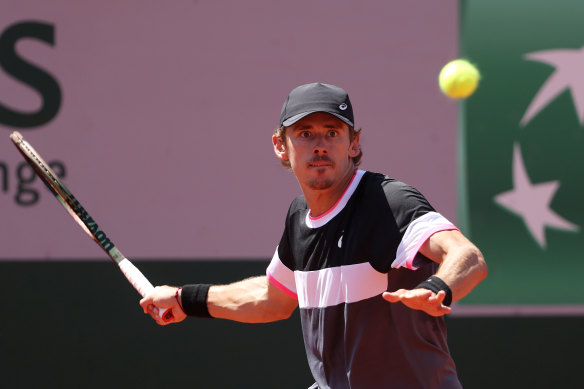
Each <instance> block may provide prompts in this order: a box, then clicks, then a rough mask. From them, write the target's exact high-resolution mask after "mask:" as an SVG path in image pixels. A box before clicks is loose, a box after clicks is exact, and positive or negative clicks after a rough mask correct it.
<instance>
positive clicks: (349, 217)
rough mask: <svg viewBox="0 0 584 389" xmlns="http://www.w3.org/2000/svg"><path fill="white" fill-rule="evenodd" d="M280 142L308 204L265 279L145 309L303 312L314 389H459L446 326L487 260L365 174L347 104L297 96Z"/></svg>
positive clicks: (439, 219)
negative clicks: (456, 303)
mask: <svg viewBox="0 0 584 389" xmlns="http://www.w3.org/2000/svg"><path fill="white" fill-rule="evenodd" d="M279 124H280V125H279V128H278V129H277V130H276V131H275V133H274V134H273V136H272V141H273V146H274V151H275V153H276V156H277V157H278V158H279V159H280V161H281V162H282V163H283V164H284V165H285V166H288V167H289V168H290V169H291V170H292V172H293V173H294V175H295V176H296V178H297V180H298V183H299V184H300V188H301V190H302V193H303V196H299V197H297V198H296V199H295V200H294V201H293V202H292V204H291V206H290V208H289V211H288V215H287V217H286V224H285V229H284V232H283V234H282V238H281V240H280V243H279V245H278V246H277V249H276V251H275V253H274V256H273V258H272V260H271V262H270V264H269V265H268V267H267V270H266V275H263V276H259V277H254V278H250V279H246V280H243V281H239V282H236V283H233V284H229V285H207V284H192V285H185V286H183V287H170V286H162V287H157V288H155V290H154V292H152V293H151V294H150V295H148V296H146V297H145V298H144V299H142V300H141V302H140V305H141V306H142V308H143V309H144V312H146V313H150V314H151V316H153V318H154V319H155V320H156V321H157V322H158V324H161V325H165V324H166V323H164V322H162V320H161V319H159V318H157V317H156V315H153V314H152V307H153V306H159V307H165V308H171V309H172V310H173V312H174V317H175V318H174V320H173V322H180V321H182V320H184V319H185V318H186V317H187V316H195V317H206V318H223V319H229V320H236V321H242V322H268V321H274V320H281V319H286V318H288V317H289V316H290V315H291V314H292V312H293V311H294V310H295V309H296V308H297V307H299V309H300V317H301V321H302V330H303V336H304V343H305V348H306V353H307V356H308V362H309V365H310V369H311V371H312V374H313V376H314V379H315V381H316V382H315V383H314V385H312V386H311V388H320V389H325V388H332V389H345V388H352V389H376V388H398V389H410V388H412V389H413V388H425V389H456V388H461V387H462V386H461V384H460V382H459V380H458V378H457V373H456V368H455V364H454V362H453V360H452V358H451V356H450V353H449V349H448V345H447V342H446V326H445V321H444V315H445V314H448V313H450V312H451V308H450V304H451V302H453V301H456V300H459V299H461V298H463V297H464V296H466V295H467V294H468V293H469V292H470V291H471V290H472V289H473V288H474V287H475V286H476V285H477V284H478V283H479V282H480V281H481V280H483V279H484V278H485V277H486V275H487V268H486V264H485V261H484V259H483V256H482V254H481V252H480V251H479V250H478V249H477V247H475V245H474V244H472V243H471V242H470V241H469V240H468V239H467V238H465V237H464V236H463V234H462V233H461V232H460V231H459V230H458V229H457V227H456V226H455V225H453V224H452V223H451V222H450V221H448V220H447V219H446V218H445V217H444V216H442V215H441V214H440V213H438V212H437V211H436V210H435V209H434V208H432V206H431V205H430V204H429V202H428V201H427V200H426V199H425V198H424V196H423V195H422V194H421V193H420V192H419V191H417V190H416V189H415V188H413V187H411V186H409V185H406V184H405V183H402V182H400V181H397V180H395V179H393V178H391V177H389V176H386V175H383V174H378V173H373V172H368V171H364V170H360V169H358V167H357V166H358V165H359V162H360V160H361V157H362V153H361V148H360V145H359V139H360V136H361V134H360V130H356V129H355V125H354V118H353V109H352V106H351V102H350V100H349V96H348V95H347V93H346V92H345V91H344V90H343V89H341V88H338V87H336V86H333V85H328V84H322V83H313V84H307V85H302V86H299V87H297V88H295V89H294V90H292V92H290V94H289V95H288V98H287V99H286V101H285V103H284V106H283V108H282V113H281V117H280V123H279Z"/></svg>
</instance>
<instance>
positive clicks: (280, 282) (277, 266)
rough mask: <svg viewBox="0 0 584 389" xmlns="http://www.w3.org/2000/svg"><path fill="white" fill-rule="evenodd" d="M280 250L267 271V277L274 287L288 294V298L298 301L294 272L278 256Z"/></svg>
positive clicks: (275, 254)
mask: <svg viewBox="0 0 584 389" xmlns="http://www.w3.org/2000/svg"><path fill="white" fill-rule="evenodd" d="M279 248H280V247H279V246H278V248H276V252H275V253H274V256H273V257H272V260H271V261H270V264H269V265H268V268H267V269H266V276H267V277H268V280H269V281H270V283H271V284H272V285H274V286H275V287H276V288H278V289H280V290H281V291H282V292H284V293H286V294H287V295H288V296H290V297H292V298H294V299H298V295H297V294H296V281H295V279H294V272H293V271H292V270H290V269H289V268H288V267H287V266H286V265H284V264H283V263H282V261H281V260H280V256H279V254H278V250H279Z"/></svg>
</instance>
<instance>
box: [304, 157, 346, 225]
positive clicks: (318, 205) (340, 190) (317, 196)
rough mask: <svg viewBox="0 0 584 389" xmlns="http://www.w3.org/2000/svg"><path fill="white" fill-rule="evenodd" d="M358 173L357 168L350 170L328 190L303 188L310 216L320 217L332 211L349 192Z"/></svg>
mask: <svg viewBox="0 0 584 389" xmlns="http://www.w3.org/2000/svg"><path fill="white" fill-rule="evenodd" d="M356 171H357V169H355V168H352V169H350V170H348V171H347V174H346V175H345V176H344V177H343V178H342V179H340V180H339V182H338V183H336V184H335V185H333V186H332V187H330V188H328V189H311V188H302V192H303V194H304V198H305V199H306V203H307V204H308V207H309V208H310V216H312V217H318V216H320V215H322V214H324V213H326V212H327V211H328V210H329V209H331V208H332V207H333V206H334V205H335V204H336V203H337V202H338V201H339V199H340V198H341V197H342V196H343V194H344V193H345V191H346V190H347V187H348V186H349V184H350V183H351V180H352V179H353V177H354V176H355V172H356Z"/></svg>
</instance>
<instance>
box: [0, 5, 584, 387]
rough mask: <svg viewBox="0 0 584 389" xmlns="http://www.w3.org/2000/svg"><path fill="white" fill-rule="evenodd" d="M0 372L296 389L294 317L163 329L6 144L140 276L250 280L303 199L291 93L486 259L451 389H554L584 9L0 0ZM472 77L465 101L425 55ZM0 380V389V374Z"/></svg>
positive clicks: (305, 379) (564, 370)
mask: <svg viewBox="0 0 584 389" xmlns="http://www.w3.org/2000/svg"><path fill="white" fill-rule="evenodd" d="M0 9H1V10H2V12H0V137H3V140H2V138H0V247H1V250H0V307H2V312H3V313H2V314H1V315H0V318H1V320H0V371H1V372H3V373H4V374H3V377H4V379H3V382H4V383H5V384H6V387H7V388H32V387H48V388H53V387H54V388H79V387H82V388H101V387H104V386H107V387H145V388H149V387H158V388H161V387H162V388H166V387H172V386H176V385H181V386H185V385H188V386H192V387H211V388H246V387H253V388H275V387H276V388H304V387H308V386H310V384H311V383H312V382H313V381H311V377H310V372H309V369H308V366H307V362H306V356H305V354H304V346H303V344H302V337H301V333H300V323H299V317H298V314H297V313H296V314H295V315H294V316H293V318H291V319H290V320H287V321H284V322H279V323H273V324H265V325H247V324H238V323H231V322H226V321H220V320H188V321H187V322H185V323H181V324H180V325H176V326H170V327H166V328H160V327H158V326H156V325H155V324H153V322H152V321H151V320H150V319H149V318H148V317H146V316H144V315H143V314H142V312H141V310H140V307H139V306H138V301H139V296H138V294H137V293H136V292H135V291H133V290H132V288H131V286H129V285H128V283H127V281H126V280H125V279H124V278H123V275H121V273H120V272H119V270H117V269H116V268H115V266H112V264H111V263H110V261H109V259H107V257H105V255H104V254H103V252H102V251H101V250H100V249H99V247H98V246H97V245H96V244H95V243H93V242H92V241H91V240H90V239H89V238H87V236H86V235H85V234H84V233H83V232H82V231H81V229H80V228H79V227H78V226H77V225H76V224H75V223H73V222H72V221H71V219H70V217H69V216H68V215H67V214H66V213H65V212H63V210H62V208H61V206H60V205H59V204H58V203H57V202H56V201H55V200H54V199H52V198H51V197H52V195H51V194H50V193H49V192H48V191H47V190H46V189H44V188H43V187H42V186H43V185H42V183H41V182H40V181H39V180H38V179H36V178H35V177H34V174H33V172H32V171H31V170H30V168H28V166H27V165H26V164H25V162H24V161H23V160H22V158H21V157H20V156H19V154H18V153H17V152H16V150H15V149H14V147H13V146H12V145H11V142H10V141H9V139H8V135H9V134H10V132H11V131H13V130H14V129H18V130H19V131H21V132H22V133H23V135H24V136H25V138H26V139H27V140H28V141H30V142H31V143H32V144H33V145H34V146H35V148H36V149H37V150H38V151H39V152H40V153H41V154H42V155H43V157H44V158H45V159H46V160H47V161H48V162H49V163H51V164H52V165H53V166H54V167H55V170H56V171H57V172H59V174H61V175H62V177H63V179H64V181H65V183H66V185H68V187H69V188H70V189H71V190H72V191H73V193H74V194H75V195H76V197H78V198H79V199H80V200H81V202H82V203H83V204H84V206H85V207H86V208H87V210H88V211H89V212H90V213H91V214H92V216H94V217H95V219H96V221H97V222H98V223H99V224H100V226H101V227H102V228H103V229H104V230H105V231H106V232H107V233H108V235H109V236H110V237H111V239H112V240H113V241H114V242H115V243H116V244H117V246H118V247H119V248H120V250H121V251H122V252H123V253H124V254H125V255H126V256H128V258H130V259H131V260H132V261H133V262H134V263H135V264H136V265H137V266H138V267H139V268H140V269H141V270H142V271H143V272H144V273H145V275H146V276H147V277H148V278H149V279H150V280H151V281H152V282H153V283H154V284H171V285H182V284H185V283H196V282H209V283H223V282H231V281H236V280H239V279H241V278H243V277H247V276H251V275H256V274H263V273H264V272H265V268H266V266H267V264H268V262H269V260H270V258H271V256H272V254H273V252H274V250H275V248H276V245H277V243H278V242H279V239H280V235H281V233H282V230H283V225H284V217H285V215H286V211H287V208H288V205H289V203H290V201H291V200H292V199H293V198H294V197H295V196H297V195H298V194H299V193H300V190H299V187H298V185H297V182H296V180H295V178H294V177H293V175H292V174H291V173H290V172H288V171H286V170H285V169H284V168H282V167H281V166H280V164H279V162H278V160H277V159H276V157H275V156H274V154H273V150H272V146H271V135H272V132H273V130H274V129H275V127H276V126H277V125H278V119H279V115H280V109H281V107H282V104H283V102H284V100H285V98H286V96H287V94H288V92H289V91H290V90H291V89H293V88H294V87H296V86H297V85H300V84H304V83H308V82H315V81H320V82H325V83H331V84H335V85H338V86H341V87H343V88H344V89H346V90H347V91H348V92H349V94H350V96H351V100H352V103H353V108H354V110H355V121H356V126H357V127H360V128H362V129H363V133H362V134H363V135H362V138H361V143H362V146H363V151H364V159H363V163H362V168H364V169H367V170H371V171H378V172H383V173H386V174H388V175H390V176H392V177H395V178H397V179H400V180H402V181H405V182H407V183H409V184H411V185H413V186H415V187H417V188H418V189H419V190H420V191H421V192H422V193H424V195H425V196H426V197H427V198H428V199H429V200H430V202H431V203H432V205H433V206H434V207H435V208H436V209H437V210H438V211H439V212H441V213H442V214H443V215H445V216H446V217H447V218H449V219H450V220H451V221H453V222H455V223H456V224H457V225H459V226H460V227H461V229H462V230H463V232H465V233H466V234H467V236H469V237H470V238H471V240H473V241H474V242H475V243H476V244H477V245H478V246H479V248H481V250H482V251H483V253H484V254H485V257H486V260H487V263H488V265H489V277H488V278H487V280H485V281H484V282H483V283H482V284H481V285H480V286H479V287H478V288H476V289H475V290H474V291H473V292H472V293H471V294H470V295H469V296H467V298H465V299H464V300H463V301H461V302H460V303H458V304H457V306H456V307H455V310H454V313H453V314H452V315H451V316H449V317H448V319H447V324H448V328H449V342H450V347H451V351H452V354H453V356H454V359H455V362H456V363H457V367H458V370H459V376H460V378H461V381H462V383H463V385H464V386H465V387H466V388H492V387H494V386H497V387H503V388H506V387H509V388H511V387H513V388H540V387H541V388H543V387H555V388H560V387H573V386H575V385H577V383H578V382H580V380H581V378H580V374H579V371H578V368H579V365H580V360H581V357H580V356H579V353H577V350H578V349H579V348H581V347H582V346H584V334H582V331H581V329H582V328H584V327H583V325H584V319H583V317H584V303H583V302H582V296H583V295H584V283H582V282H581V281H580V279H581V276H582V274H584V257H583V255H582V253H581V250H580V246H581V244H582V242H583V226H584V205H582V204H583V203H582V201H581V199H582V198H583V197H584V184H583V183H582V174H581V172H582V167H583V166H584V154H582V153H581V151H580V150H581V149H582V147H583V146H584V74H583V70H582V69H584V48H583V47H584V39H583V38H582V34H581V27H580V25H581V20H582V19H583V17H584V5H582V4H580V2H578V1H575V0H558V1H556V2H554V3H553V5H550V3H549V2H545V1H543V0H538V1H534V0H530V1H528V0H518V1H515V2H512V3H510V2H505V1H502V0H492V1H489V2H481V1H478V0H459V1H442V2H436V1H429V0H424V1H420V2H415V3H412V2H387V1H381V0H362V1H352V0H341V1H339V0H337V1H333V0H316V1H314V0H313V1H307V0H297V1H295V2H280V1H267V0H248V1H243V2H242V1H231V0H224V1H221V2H216V1H215V2H213V1H209V0H189V1H187V0H176V1H173V2H171V3H164V4H163V3H161V2H156V1H150V0H143V1H137V0H120V1H117V2H115V3H114V2H107V3H106V2H97V1H71V0H54V1H41V0H19V1H16V0H5V1H4V2H3V3H2V5H0ZM459 57H462V58H466V59H468V60H469V61H470V62H472V63H474V64H475V65H476V66H477V67H478V68H479V70H480V72H481V75H482V78H481V82H480V85H479V88H478V90H477V92H476V93H475V94H474V95H473V96H471V97H470V98H468V99H467V100H464V101H455V100H452V99H449V98H447V97H446V96H444V95H443V94H442V93H441V91H440V89H439V88H438V74H439V72H440V69H441V68H442V66H444V65H445V64H446V63H447V62H449V61H450V60H453V59H455V58H459ZM3 386H4V385H3Z"/></svg>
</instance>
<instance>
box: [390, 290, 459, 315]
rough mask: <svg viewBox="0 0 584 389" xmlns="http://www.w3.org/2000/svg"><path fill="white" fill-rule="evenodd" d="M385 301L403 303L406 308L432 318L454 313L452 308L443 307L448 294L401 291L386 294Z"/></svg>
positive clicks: (442, 292) (425, 291)
mask: <svg viewBox="0 0 584 389" xmlns="http://www.w3.org/2000/svg"><path fill="white" fill-rule="evenodd" d="M382 297H383V299H385V300H387V301H389V302H390V303H396V302H402V303H403V304H404V305H405V306H407V307H409V308H412V309H417V310H421V311H424V312H426V313H427V314H429V315H432V316H443V315H446V314H449V313H450V312H452V309H451V308H450V307H447V306H445V305H443V304H442V303H443V302H444V298H445V297H446V292H444V291H440V292H438V293H433V292H432V291H431V290H428V289H412V290H408V289H399V290H396V291H395V292H384V293H383V294H382Z"/></svg>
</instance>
